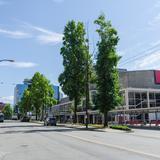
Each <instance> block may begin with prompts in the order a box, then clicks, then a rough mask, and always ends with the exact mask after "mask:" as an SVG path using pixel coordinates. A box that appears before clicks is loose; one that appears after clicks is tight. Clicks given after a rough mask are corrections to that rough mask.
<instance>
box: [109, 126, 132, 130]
mask: <svg viewBox="0 0 160 160" xmlns="http://www.w3.org/2000/svg"><path fill="white" fill-rule="evenodd" d="M110 128H112V129H118V130H123V131H131V128H129V127H128V126H122V125H112V126H110Z"/></svg>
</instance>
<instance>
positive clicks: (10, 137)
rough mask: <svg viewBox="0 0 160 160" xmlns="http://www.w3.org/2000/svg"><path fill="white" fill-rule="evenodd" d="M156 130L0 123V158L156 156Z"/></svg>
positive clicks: (159, 144) (120, 159)
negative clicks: (115, 129)
mask: <svg viewBox="0 0 160 160" xmlns="http://www.w3.org/2000/svg"><path fill="white" fill-rule="evenodd" d="M159 148H160V137H159V132H155V131H154V132H153V131H151V132H150V131H148V132H147V131H139V130H137V131H136V130H135V132H134V133H123V132H115V131H113V132H112V131H111V130H109V131H108V132H107V131H106V132H104V131H102V130H100V131H97V130H96V131H85V130H84V129H75V128H66V127H46V126H45V127H44V126H42V125H41V124H36V123H21V122H15V121H14V122H12V121H10V122H7V123H6V122H5V123H0V160H53V159H56V160H72V159H73V160H80V159H84V160H106V159H107V160H124V159H127V160H128V159H129V160H132V159H133V160H135V159H136V160H155V159H160V152H159Z"/></svg>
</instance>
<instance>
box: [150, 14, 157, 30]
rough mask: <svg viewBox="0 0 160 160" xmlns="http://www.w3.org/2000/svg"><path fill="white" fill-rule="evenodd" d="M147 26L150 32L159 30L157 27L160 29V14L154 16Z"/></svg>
mask: <svg viewBox="0 0 160 160" xmlns="http://www.w3.org/2000/svg"><path fill="white" fill-rule="evenodd" d="M148 25H149V29H150V30H154V29H159V27H160V13H158V14H157V15H155V16H154V17H153V19H152V20H150V21H149V22H148Z"/></svg>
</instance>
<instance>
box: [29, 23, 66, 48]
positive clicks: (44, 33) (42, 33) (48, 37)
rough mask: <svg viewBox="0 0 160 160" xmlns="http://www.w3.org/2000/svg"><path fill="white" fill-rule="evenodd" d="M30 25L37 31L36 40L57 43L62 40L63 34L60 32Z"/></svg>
mask: <svg viewBox="0 0 160 160" xmlns="http://www.w3.org/2000/svg"><path fill="white" fill-rule="evenodd" d="M29 27H30V28H31V29H32V30H34V31H35V32H37V33H35V32H34V33H33V34H35V37H36V40H38V41H39V42H40V43H43V44H52V45H54V44H57V43H60V42H62V38H63V35H62V34H60V33H56V32H52V31H50V30H47V29H44V28H42V27H37V26H32V25H29Z"/></svg>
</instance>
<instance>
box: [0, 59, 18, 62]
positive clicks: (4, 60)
mask: <svg viewBox="0 0 160 160" xmlns="http://www.w3.org/2000/svg"><path fill="white" fill-rule="evenodd" d="M0 62H15V61H14V60H13V59H0Z"/></svg>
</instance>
